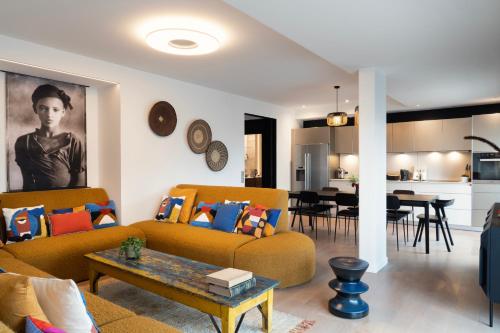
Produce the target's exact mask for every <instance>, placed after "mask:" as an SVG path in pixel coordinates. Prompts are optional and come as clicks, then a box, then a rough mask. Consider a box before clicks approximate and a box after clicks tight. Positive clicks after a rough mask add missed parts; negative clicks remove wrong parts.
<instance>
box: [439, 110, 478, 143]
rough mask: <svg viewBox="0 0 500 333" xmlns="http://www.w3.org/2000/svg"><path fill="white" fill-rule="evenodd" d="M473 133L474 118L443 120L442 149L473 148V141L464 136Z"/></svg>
mask: <svg viewBox="0 0 500 333" xmlns="http://www.w3.org/2000/svg"><path fill="white" fill-rule="evenodd" d="M471 134H472V118H471V117H467V118H456V119H445V120H443V133H442V135H441V138H442V139H441V140H440V141H441V149H440V150H472V142H471V141H470V140H464V136H466V135H471Z"/></svg>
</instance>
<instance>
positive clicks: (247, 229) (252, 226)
mask: <svg viewBox="0 0 500 333" xmlns="http://www.w3.org/2000/svg"><path fill="white" fill-rule="evenodd" d="M266 223H267V211H266V210H265V209H262V208H256V207H250V206H247V207H245V209H244V210H243V213H242V214H241V217H240V219H239V220H238V223H237V225H236V232H237V233H239V234H245V235H251V236H254V237H256V238H261V237H263V236H264V227H265V226H266Z"/></svg>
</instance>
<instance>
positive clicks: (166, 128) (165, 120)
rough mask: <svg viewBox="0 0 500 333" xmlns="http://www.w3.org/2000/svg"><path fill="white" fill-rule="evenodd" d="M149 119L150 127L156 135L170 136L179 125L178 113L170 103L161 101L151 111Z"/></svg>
mask: <svg viewBox="0 0 500 333" xmlns="http://www.w3.org/2000/svg"><path fill="white" fill-rule="evenodd" d="M148 121H149V127H150V128H151V130H152V131H153V132H154V133H155V134H156V135H159V136H168V135H170V134H172V132H173V131H174V130H175V127H176V126H177V114H176V113H175V109H174V107H173V106H172V105H171V104H170V103H168V102H165V101H161V102H158V103H156V104H155V105H153V107H152V108H151V110H150V111H149V118H148Z"/></svg>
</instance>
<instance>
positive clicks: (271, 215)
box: [255, 205, 281, 237]
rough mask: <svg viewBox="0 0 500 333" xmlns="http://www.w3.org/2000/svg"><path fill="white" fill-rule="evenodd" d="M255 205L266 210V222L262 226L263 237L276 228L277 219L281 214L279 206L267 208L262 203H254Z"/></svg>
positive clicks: (272, 233)
mask: <svg viewBox="0 0 500 333" xmlns="http://www.w3.org/2000/svg"><path fill="white" fill-rule="evenodd" d="M255 207H257V208H261V209H265V210H267V223H266V226H265V227H264V237H268V236H272V235H274V232H275V230H276V226H277V225H278V221H279V219H280V216H281V209H279V208H277V209H274V208H271V209H269V208H267V207H266V206H263V205H255Z"/></svg>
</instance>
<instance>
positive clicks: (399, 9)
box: [225, 0, 500, 108]
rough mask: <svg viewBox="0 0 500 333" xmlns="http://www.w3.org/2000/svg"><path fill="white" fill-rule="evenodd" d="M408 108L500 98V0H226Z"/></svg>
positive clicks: (483, 101) (461, 103) (486, 101)
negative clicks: (377, 72) (365, 77)
mask: <svg viewBox="0 0 500 333" xmlns="http://www.w3.org/2000/svg"><path fill="white" fill-rule="evenodd" d="M225 2H226V3H229V4H231V5H232V6H234V7H235V8H238V9H239V10H241V11H242V12H245V13H246V14H248V15H250V16H252V17H254V18H255V19H257V20H259V21H260V22H262V23H263V24H265V25H267V26H269V27H271V28H273V29H274V30H276V31H278V32H279V33H281V34H283V35H284V36H286V37H288V38H290V39H292V40H294V41H295V42H297V43H298V44H300V45H303V46H304V47H305V48H307V49H309V50H311V51H312V52H314V53H316V54H317V55H319V56H321V57H322V58H324V59H326V60H328V61H329V62H331V63H332V64H336V65H337V66H340V67H341V68H344V69H345V70H347V71H349V72H351V73H354V72H355V71H356V70H358V69H359V68H362V67H377V68H379V69H381V70H383V71H384V72H385V73H386V75H387V89H388V94H389V95H390V96H392V97H394V98H395V99H397V100H399V101H401V102H402V103H404V104H405V105H406V106H407V107H408V108H415V107H416V105H420V108H436V107H443V106H455V105H467V104H476V103H492V102H498V101H500V19H499V17H500V1H498V0H377V1H373V0H356V1H352V0H328V1H327V0H292V1H290V0H273V1H268V0H254V1H246V0H225Z"/></svg>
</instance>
